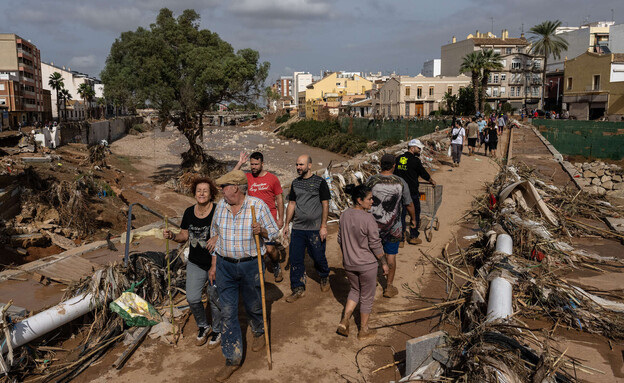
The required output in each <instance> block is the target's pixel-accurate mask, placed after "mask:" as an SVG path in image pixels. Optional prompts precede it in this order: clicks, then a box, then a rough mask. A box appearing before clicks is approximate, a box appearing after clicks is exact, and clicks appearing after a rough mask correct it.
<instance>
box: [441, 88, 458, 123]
mask: <svg viewBox="0 0 624 383" xmlns="http://www.w3.org/2000/svg"><path fill="white" fill-rule="evenodd" d="M442 99H443V100H444V102H446V107H447V108H448V110H449V112H451V114H452V115H453V117H455V115H456V114H457V96H456V95H453V94H452V93H451V92H446V93H444V97H443V98H442Z"/></svg>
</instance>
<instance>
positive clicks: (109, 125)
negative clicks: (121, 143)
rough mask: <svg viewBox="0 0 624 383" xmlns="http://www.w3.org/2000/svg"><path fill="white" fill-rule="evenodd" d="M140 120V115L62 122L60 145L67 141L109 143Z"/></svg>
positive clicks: (92, 143)
mask: <svg viewBox="0 0 624 383" xmlns="http://www.w3.org/2000/svg"><path fill="white" fill-rule="evenodd" d="M142 122H143V118H142V117H121V118H117V119H113V120H106V121H98V122H93V123H88V122H85V121H81V122H76V123H68V124H63V126H62V127H61V145H65V144H68V143H81V144H87V145H94V144H97V143H98V142H100V141H102V140H106V141H108V142H109V143H111V142H114V141H116V140H118V139H120V138H121V137H123V136H125V135H126V134H127V133H128V131H129V130H130V128H132V126H133V125H134V124H140V123H142Z"/></svg>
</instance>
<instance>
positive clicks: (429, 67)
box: [420, 59, 442, 77]
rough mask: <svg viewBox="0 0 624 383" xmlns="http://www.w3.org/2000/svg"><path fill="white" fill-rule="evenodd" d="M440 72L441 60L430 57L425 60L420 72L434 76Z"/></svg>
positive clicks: (426, 75)
mask: <svg viewBox="0 0 624 383" xmlns="http://www.w3.org/2000/svg"><path fill="white" fill-rule="evenodd" d="M441 73H442V60H441V59H432V60H428V61H425V63H424V64H423V67H422V70H421V71H420V74H422V75H423V76H425V77H436V76H439V75H440V74H441Z"/></svg>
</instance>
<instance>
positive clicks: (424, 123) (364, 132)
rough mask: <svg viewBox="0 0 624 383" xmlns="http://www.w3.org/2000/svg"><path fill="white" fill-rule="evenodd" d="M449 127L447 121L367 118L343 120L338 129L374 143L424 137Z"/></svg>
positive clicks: (449, 122)
mask: <svg viewBox="0 0 624 383" xmlns="http://www.w3.org/2000/svg"><path fill="white" fill-rule="evenodd" d="M351 124H353V125H352V128H350V127H351ZM450 125H451V119H447V120H441V119H440V120H437V119H436V120H428V119H424V120H412V119H410V120H407V119H404V120H369V119H367V118H353V119H352V118H348V117H347V118H343V119H342V120H340V128H341V129H342V131H343V132H345V133H353V134H357V135H359V136H363V137H366V138H368V139H369V140H374V141H384V140H405V139H406V136H407V137H408V138H416V137H420V136H424V135H425V134H429V133H431V132H434V131H435V127H436V126H438V127H439V128H440V129H444V128H445V127H448V126H450Z"/></svg>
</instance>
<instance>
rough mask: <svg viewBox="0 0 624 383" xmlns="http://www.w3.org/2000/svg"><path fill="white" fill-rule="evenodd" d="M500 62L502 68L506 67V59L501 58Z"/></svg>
mask: <svg viewBox="0 0 624 383" xmlns="http://www.w3.org/2000/svg"><path fill="white" fill-rule="evenodd" d="M500 63H501V65H502V66H503V68H507V60H501V61H500Z"/></svg>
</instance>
